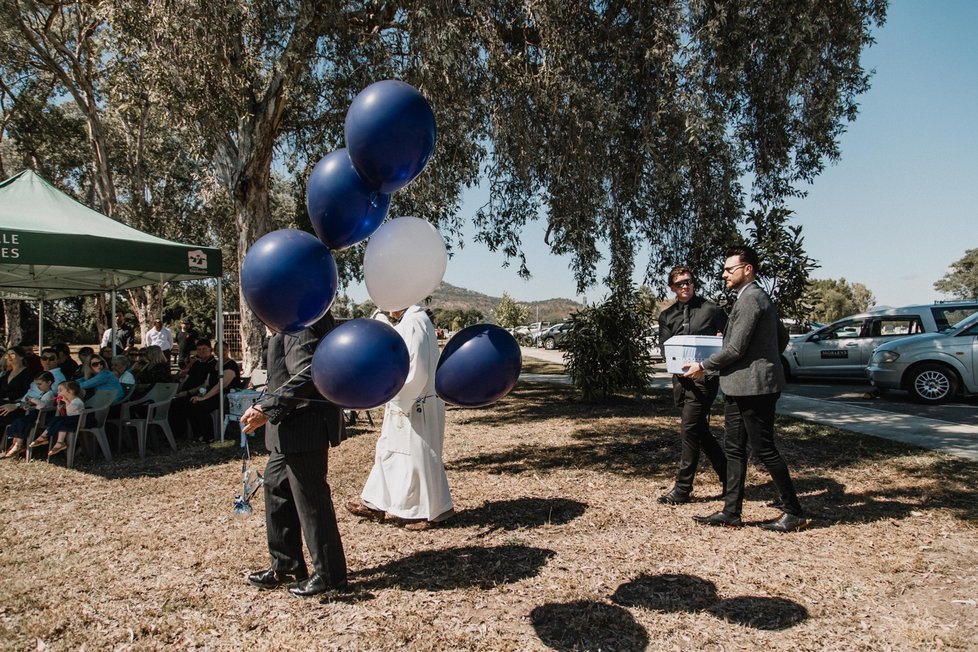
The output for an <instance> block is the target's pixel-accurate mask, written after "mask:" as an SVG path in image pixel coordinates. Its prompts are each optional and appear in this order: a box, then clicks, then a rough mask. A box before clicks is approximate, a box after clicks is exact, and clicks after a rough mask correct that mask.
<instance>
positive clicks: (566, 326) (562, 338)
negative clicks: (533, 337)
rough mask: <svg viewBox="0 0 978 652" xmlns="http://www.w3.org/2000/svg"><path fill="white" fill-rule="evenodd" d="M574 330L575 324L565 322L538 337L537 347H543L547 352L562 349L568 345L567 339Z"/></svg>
mask: <svg viewBox="0 0 978 652" xmlns="http://www.w3.org/2000/svg"><path fill="white" fill-rule="evenodd" d="M573 330H574V323H573V322H569V321H567V322H564V323H562V324H556V325H554V326H551V327H550V328H548V329H547V330H545V331H543V332H542V333H540V335H538V336H537V342H535V344H536V346H542V347H543V348H545V349H547V350H551V351H552V350H553V349H562V348H564V345H565V344H566V343H567V337H568V336H569V335H570V333H571V331H573Z"/></svg>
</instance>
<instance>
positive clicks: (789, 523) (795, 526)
mask: <svg viewBox="0 0 978 652" xmlns="http://www.w3.org/2000/svg"><path fill="white" fill-rule="evenodd" d="M808 523H809V521H808V519H807V518H805V517H804V516H795V515H794V514H788V513H787V512H785V513H784V514H782V515H781V518H776V519H774V520H773V521H765V522H763V523H761V527H762V528H763V529H765V530H770V531H771V532H794V531H796V530H800V529H802V528H803V527H805V526H806V525H808Z"/></svg>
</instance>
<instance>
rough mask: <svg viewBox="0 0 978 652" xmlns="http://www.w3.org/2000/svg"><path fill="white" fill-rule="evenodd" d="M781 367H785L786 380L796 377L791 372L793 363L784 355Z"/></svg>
mask: <svg viewBox="0 0 978 652" xmlns="http://www.w3.org/2000/svg"><path fill="white" fill-rule="evenodd" d="M781 367H782V368H783V369H784V379H785V380H791V379H792V378H794V376H793V375H792V373H791V365H789V364H788V361H787V360H786V359H784V358H783V357H782V358H781Z"/></svg>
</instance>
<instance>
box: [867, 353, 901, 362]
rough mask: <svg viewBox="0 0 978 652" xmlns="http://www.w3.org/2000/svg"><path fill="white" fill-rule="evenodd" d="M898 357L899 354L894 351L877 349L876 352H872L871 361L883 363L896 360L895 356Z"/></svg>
mask: <svg viewBox="0 0 978 652" xmlns="http://www.w3.org/2000/svg"><path fill="white" fill-rule="evenodd" d="M899 357H900V354H899V353H897V352H896V351H877V352H876V353H874V354H873V362H875V363H878V364H879V363H882V364H885V363H888V362H896V361H897V358H899Z"/></svg>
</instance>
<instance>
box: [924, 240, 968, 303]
mask: <svg viewBox="0 0 978 652" xmlns="http://www.w3.org/2000/svg"><path fill="white" fill-rule="evenodd" d="M934 289H935V290H937V291H938V292H943V293H944V294H949V295H951V296H952V297H954V298H956V299H974V298H976V297H978V249H968V250H967V251H965V252H964V255H963V256H962V257H961V258H959V259H958V260H956V261H954V262H953V263H951V266H950V267H948V270H947V273H946V274H944V276H942V277H941V278H940V279H938V280H937V281H935V282H934Z"/></svg>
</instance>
